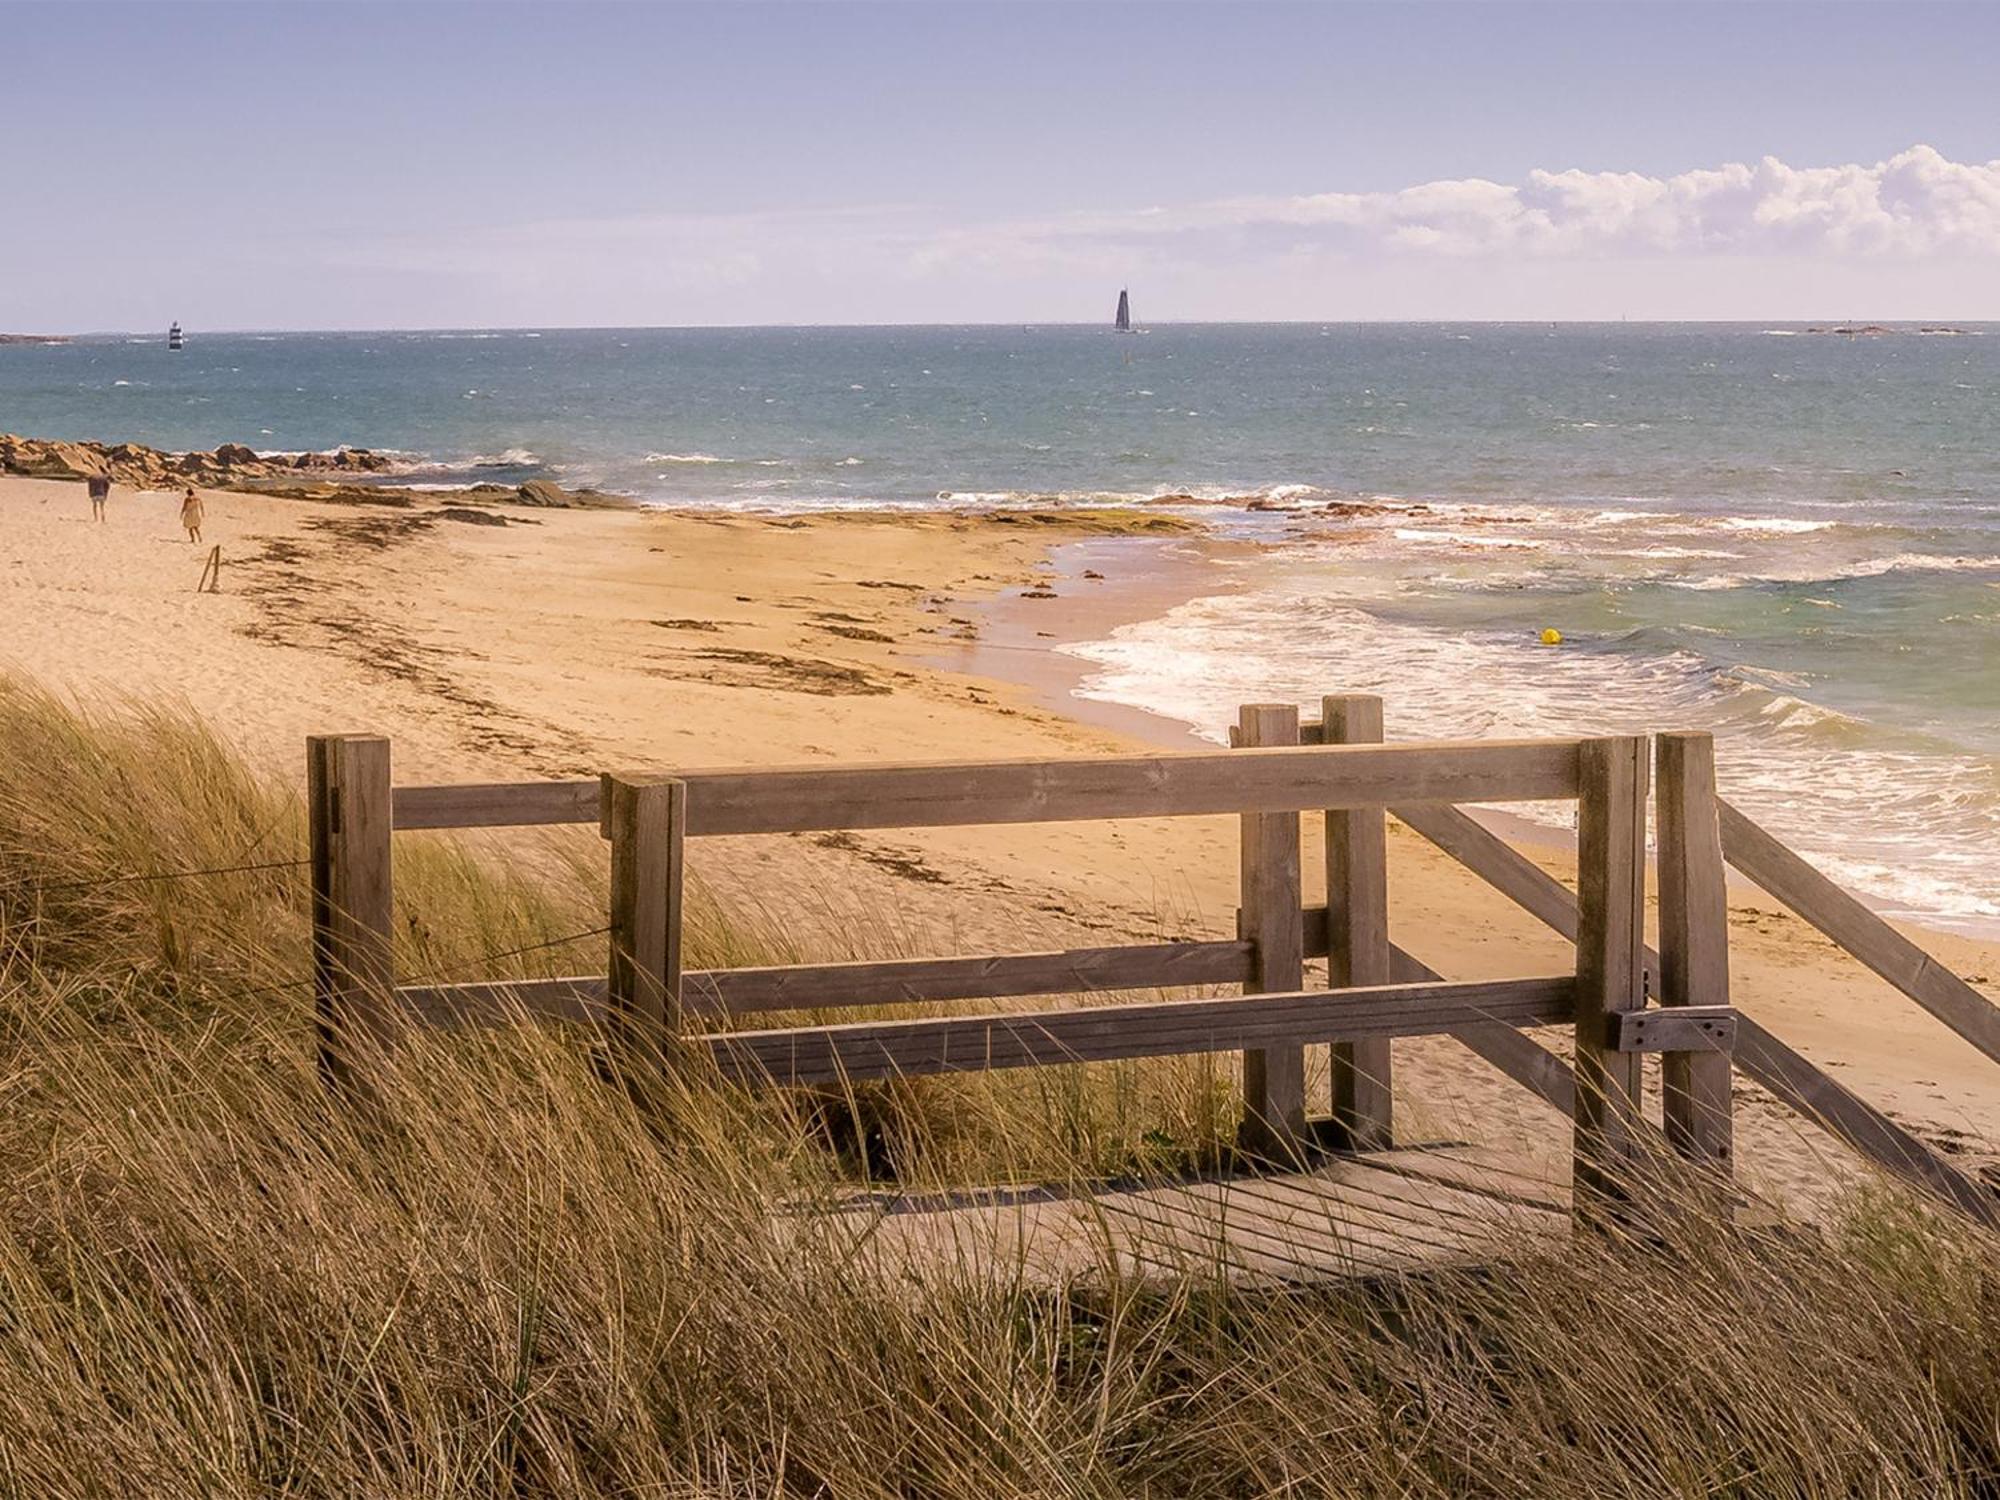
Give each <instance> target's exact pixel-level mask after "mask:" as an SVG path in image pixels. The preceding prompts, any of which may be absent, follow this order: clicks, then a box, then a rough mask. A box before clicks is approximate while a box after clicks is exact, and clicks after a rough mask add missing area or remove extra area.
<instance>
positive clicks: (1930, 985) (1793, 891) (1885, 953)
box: [1716, 798, 2000, 1062]
mask: <svg viewBox="0 0 2000 1500" xmlns="http://www.w3.org/2000/svg"><path fill="white" fill-rule="evenodd" d="M1716 810H1717V812H1718V813H1719V814H1720V815H1721V819H1722V855H1723V858H1725V859H1727V860H1728V861H1729V863H1731V864H1732V865H1734V866H1735V867H1736V868H1737V869H1739V870H1741V871H1742V872H1743V873H1744V874H1745V875H1747V876H1749V877H1750V878H1751V879H1752V880H1753V881H1755V882H1756V883H1757V884H1758V885H1759V886H1760V887H1762V888H1763V889H1764V890H1765V891H1767V892H1769V893H1770V894H1771V895H1772V896H1773V897H1775V898H1776V899H1777V900H1779V901H1782V902H1783V903H1784V904H1785V905H1786V906H1789V907H1790V908H1791V909H1792V910H1793V911H1795V912H1797V913H1798V914H1799V915H1800V916H1801V917H1803V918H1804V919H1805V920H1806V921H1807V922H1809V923H1811V924H1812V925H1813V926H1814V927H1816V928H1817V929H1819V931H1820V932H1822V933H1824V934H1825V935H1826V936H1827V937H1828V938H1830V939H1831V940H1832V941H1833V942H1834V943H1835V944H1836V945H1837V946H1838V947H1840V948H1841V949H1842V950H1843V951H1845V952H1847V953H1849V954H1851V955H1853V956H1854V957H1855V958H1858V959H1859V960H1861V962H1862V963H1864V964H1866V965H1867V966H1868V967H1869V968H1870V969H1873V970H1874V971H1875V972H1876V973H1877V974H1879V975H1880V976H1881V977H1882V978H1884V979H1886V980H1888V981H1889V983H1890V984H1892V985H1894V986H1895V987H1896V988H1897V989H1898V990H1901V991H1902V992H1903V993H1904V994H1905V995H1907V996H1909V997H1910V999H1912V1000H1914V1001H1916V1002H1917V1004H1919V1005H1921V1006H1922V1007H1923V1008H1924V1009H1925V1010H1927V1011H1929V1012H1930V1013H1931V1014H1932V1015H1934V1016H1936V1017H1937V1018H1938V1019H1939V1020H1940V1021H1942V1022H1944V1024H1945V1025H1947V1026H1949V1027H1950V1028H1951V1029H1952V1030H1953V1031H1955V1032H1957V1033H1958V1034H1959V1035H1960V1036H1962V1037H1964V1038H1965V1040H1967V1041H1968V1042H1970V1043H1972V1045H1973V1046H1975V1047H1977V1048H1978V1049H1979V1050H1980V1051H1981V1052H1984V1053H1985V1054H1986V1055H1987V1056H1988V1057H1990V1058H1992V1059H1994V1060H1995V1061H1996V1062H2000V1007H1996V1006H1995V1005H1994V1004H1993V1002H1992V1001H1991V1000H1988V999H1987V998H1986V997H1985V996H1984V995H1982V994H1980V993H1979V991H1977V990H1975V989H1974V988H1973V987H1972V986H1971V985H1969V984H1967V983H1966V982H1965V981H1964V980H1963V979H1960V978H1959V977H1958V976H1957V975H1956V974H1954V973H1952V972H1951V970H1949V969H1947V968H1945V967H1944V966H1943V965H1942V964H1940V963H1938V961H1937V960H1936V959H1934V958H1932V957H1931V956H1930V955H1929V954H1928V953H1926V952H1924V950H1923V949H1921V948H1919V947H1918V946H1917V945H1916V944H1915V943H1913V942H1911V941H1910V940H1909V939H1908V938H1906V937H1904V936H1903V935H1902V934H1901V933H1900V932H1898V931H1896V929H1895V928H1893V927H1891V926H1890V925H1889V924H1888V923H1887V922H1885V921H1883V920H1882V919H1881V918H1880V917H1878V916H1877V915H1875V913H1874V912H1872V911H1870V910H1869V909H1868V908H1867V907H1865V906H1863V905H1862V904H1861V903H1860V902H1859V901H1857V900H1855V899H1854V897H1852V896H1850V895H1849V894H1848V893H1847V892H1846V891H1844V890H1842V889H1841V888H1840V887H1839V886H1837V885H1835V884H1834V883H1833V882H1832V881H1831V880H1828V879H1827V878H1826V877H1825V876H1824V875H1822V874H1820V872H1819V871H1817V870H1815V869H1814V868H1813V867H1812V866H1811V865H1809V864H1807V863H1806V862H1805V861H1804V860H1803V859H1800V858H1799V856H1798V855H1796V854H1794V853H1793V852H1792V851H1791V850H1790V849H1787V848H1786V847H1785V846H1784V845H1783V844H1781V843H1779V842H1778V841H1777V840H1776V839H1775V838H1773V837H1772V836H1771V835H1770V834H1768V833H1766V832H1765V831H1764V830H1763V829H1762V828H1760V827H1758V826H1757V825H1756V824H1755V823H1753V822H1751V821H1750V820H1749V819H1748V818H1746V817H1745V816H1744V815H1743V814H1742V813H1740V812H1738V811H1737V810H1736V809H1735V808H1734V807H1731V806H1730V805H1729V804H1728V803H1727V802H1724V801H1722V800H1721V799H1720V798H1718V799H1716Z"/></svg>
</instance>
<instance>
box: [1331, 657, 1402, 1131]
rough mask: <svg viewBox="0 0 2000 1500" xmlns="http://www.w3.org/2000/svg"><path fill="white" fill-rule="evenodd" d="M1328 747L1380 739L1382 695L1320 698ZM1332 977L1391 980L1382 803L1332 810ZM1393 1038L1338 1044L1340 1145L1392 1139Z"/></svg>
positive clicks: (1337, 981) (1344, 983)
mask: <svg viewBox="0 0 2000 1500" xmlns="http://www.w3.org/2000/svg"><path fill="white" fill-rule="evenodd" d="M1320 735H1321V739H1322V740H1323V742H1324V743H1326V744H1329V745H1365V744H1380V743H1381V742H1382V700H1381V699H1380V698H1376V697H1372V696H1370V695H1368V694H1365V693H1351V694H1346V695H1341V696H1329V697H1327V698H1325V699H1323V700H1322V701H1321V706H1320ZM1326 908H1327V982H1328V983H1329V984H1330V985H1331V986H1332V987H1333V988H1334V989H1345V988H1347V987H1348V986H1350V985H1371V984H1387V983H1389V982H1390V957H1389V839H1388V820H1387V818H1386V817H1385V816H1384V814H1383V811H1382V809H1381V808H1379V807H1357V808H1342V809H1336V810H1333V811H1329V812H1328V813H1327V814H1326ZM1392 1045H1393V1044H1392V1043H1391V1042H1390V1041H1389V1039H1388V1038H1387V1037H1371V1038H1368V1039H1366V1040H1360V1041H1352V1042H1335V1043H1334V1044H1333V1069H1332V1082H1333V1120H1334V1126H1335V1129H1336V1130H1337V1131H1338V1132H1339V1134H1340V1138H1341V1144H1342V1145H1344V1146H1345V1147H1346V1148H1347V1149H1349V1150H1353V1151H1386V1150H1388V1149H1389V1147H1390V1146H1391V1145H1393V1144H1394V1135H1395V1106H1394V1099H1395V1095H1394V1073H1393V1071H1392V1070H1393V1068H1394V1061H1393V1057H1392V1054H1391V1048H1392Z"/></svg>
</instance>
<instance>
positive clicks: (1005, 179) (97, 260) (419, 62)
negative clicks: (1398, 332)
mask: <svg viewBox="0 0 2000 1500" xmlns="http://www.w3.org/2000/svg"><path fill="white" fill-rule="evenodd" d="M1996 56H2000V5H1992V4H1985V3H1979V0H1966V3H1959V4H1926V3H1919V0H1905V3H1897V4H1889V5H1875V4H1867V3H1843V4H1808V3H1793V4H1773V5H1765V4H1756V3H1722V0H1707V3H1693V0H1683V3H1676V4H1646V3H1620V0H1593V3H1575V4H1517V3H1511V0H1480V3H1472V4H1448V3H1417V0H1381V3H1373V4H1341V3H1317V4H1307V5H1293V4H1278V3H1272V4H1256V3H1244V0H1211V3H1183V4H1171V5H1167V4H1150V3H1143V0H1122V3H1112V4H1093V3H1087V0H1081V3H1066V4H1043V3H1025V0H1008V3H994V4H987V3H952V0H904V3H900V4H879V5H878V4H859V3H852V4H850V3H842V0H815V3H809V4H793V5H779V4H754V3H747V0H731V3H719V4H665V3H661V4H645V3H638V0H628V3H612V4H594V3H585V0H571V3H530V0H518V3H481V0H459V3H439V4H423V3H409V0H400V3H394V4H391V3H377V0H337V3H336V0H257V3H241V4H223V3H205V4H185V3H179V0H150V3H143V4H130V5H122V4H94V3H89V0H61V3H53V0H0V77H4V85H0V159H4V160H5V161H6V162H7V164H8V168H9V170H8V173H7V185H6V189H5V192H6V197H5V199H4V205H5V206H4V207H0V331H17V332H80V331H89V330H110V329H119V330H122V329H142V328H143V329H150V328H152V327H154V326H156V325H160V324H163V323H165V322H166V321H168V320H170V319H178V320H179V321H181V322H182V323H184V324H186V325H188V326H189V327H190V328H202V329H239V328H388V327H396V328H418V327H569V326H621V327H631V326H658V325H687V324H754V323H978V322H1001V323H1013V322H1034V323H1045V322H1091V321H1101V320H1105V319H1108V317H1109V315H1110V311H1111V307H1112V304H1113V303H1114V302H1115V301H1116V297H1117V292H1118V289H1119V288H1120V287H1121V286H1129V287H1130V288H1131V290H1132V298H1133V305H1134V309H1135V312H1136V314H1137V316H1138V319H1139V321H1140V322H1142V323H1143V322H1147V321H1159V322H1167V321H1177V322H1178V321H1195V320H1231V319H1243V320H1265V319H1293V318H1295V319H1310V320H1333V319H1370V318H1394V319H1433V318H1435V319H1459V318H1477V319H1485V318H1493V319H1509V318H1530V319H1585V318H1620V317H1630V318H1634V319H1642V318H1761V319H1771V320H1778V319H1806V320H1810V319H1845V318H1875V319H1891V318H1913V319H1957V320H1973V319H2000V108H1996V107H1995V106H1994V105H1993V102H1992V101H1993V98H1994V87H1993V80H1992V76H1991V65H1992V59H1993V58H1995V57H1996Z"/></svg>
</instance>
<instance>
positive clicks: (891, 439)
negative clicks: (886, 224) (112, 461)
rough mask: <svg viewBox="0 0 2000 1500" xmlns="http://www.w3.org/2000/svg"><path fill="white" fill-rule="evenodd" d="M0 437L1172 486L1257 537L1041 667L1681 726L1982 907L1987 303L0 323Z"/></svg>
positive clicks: (1008, 488)
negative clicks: (1808, 312)
mask: <svg viewBox="0 0 2000 1500" xmlns="http://www.w3.org/2000/svg"><path fill="white" fill-rule="evenodd" d="M0 431H13V432H20V433H26V434H31V435H34V436H39V437H62V438H95V439H101V440H106V441H122V440H128V439H129V440H134V441H139V442H144V443H149V444H153V445H156V446H160V447H166V448H190V447H213V446H215V445H216V444H219V443H223V442H243V443H248V444H250V445H251V446H253V447H256V448H258V449H261V450H265V451H283V452H295V451H303V450H308V449H327V448H332V447H336V446H339V445H342V444H348V445H357V446H365V447H371V448H376V449H382V450H390V451H392V452H394V453H395V454H396V455H397V456H398V458H399V461H400V468H401V472H400V473H399V474H398V476H397V477H398V479H399V480H400V481H401V482H405V483H416V484H429V485H437V486H440V487H450V486H456V485H462V484H467V483H472V482H476V481H481V480H488V481H500V482H506V483H518V482H520V481H523V480H526V479H530V478H551V479H554V480H556V481H558V482H560V483H562V484H565V485H570V486H596V487H600V488H604V489H609V490H614V491H619V492H623V493H627V494H631V495H635V496H637V497H639V498H641V499H642V500H646V501H650V502H656V503H659V504H666V505H695V506H713V507H717V508H721V509H729V510H758V511H762V510H780V511H782V510H797V509H812V508H820V507H827V506H841V507H860V508H878V509H935V508H940V507H990V506H1005V505H1022V506H1029V505H1033V506H1045V505H1085V504H1091V505H1095V504H1133V505H1148V504H1165V505H1171V506H1173V507H1175V511H1176V513H1181V514H1187V515H1192V516H1197V517H1201V518H1203V519H1205V520H1207V521H1208V522H1210V523H1211V524H1212V525H1213V526H1214V527H1215V528H1217V530H1218V531H1219V532H1221V533H1222V534H1224V535H1228V536H1232V537H1241V538H1245V539H1250V540H1254V541H1262V542H1266V543H1269V544H1271V545H1270V550H1269V551H1268V552H1266V553H1264V554H1262V555H1260V556H1258V557H1257V558H1256V559H1255V560H1254V561H1252V560H1249V559H1245V558H1243V557H1241V556H1237V557H1234V558H1232V559H1226V560H1218V561H1216V562H1215V563H1214V564H1213V567H1214V583H1213V585H1212V587H1207V588H1204V587H1201V586H1200V585H1199V584H1198V585H1197V587H1196V588H1195V590H1194V597H1192V598H1189V599H1187V600H1186V601H1185V602H1182V603H1179V604H1178V605H1176V606H1174V607H1172V608H1167V609H1165V610H1164V612H1161V613H1158V614H1157V616H1156V617H1151V618H1145V619H1140V620H1136V621H1132V622H1130V623H1127V624H1124V625H1122V626H1119V627H1118V628H1116V629H1114V630H1110V631H1109V632H1108V633H1107V634H1105V635H1104V636H1103V637H1102V638H1100V639H1088V640H1082V641H1077V642H1074V643H1069V644H1067V645H1065V647H1064V648H1063V649H1065V650H1066V651H1068V652H1070V653H1072V654H1073V655H1074V656H1075V657H1076V658H1077V661H1078V663H1079V666H1080V669H1081V671H1082V673H1083V678H1082V683H1081V686H1080V687H1079V689H1078V691H1079V692H1080V693H1081V694H1083V695H1086V696H1089V697H1092V698H1097V699H1102V700H1105V701H1107V702H1115V703H1121V704H1128V705H1132V706H1135V707H1139V708H1144V709H1147V710H1151V711H1153V712H1155V713H1158V714H1162V715H1165V716H1168V717H1171V718H1175V719H1178V720H1181V721H1184V722H1186V723H1188V724H1189V725H1191V726H1193V727H1194V729H1195V730H1196V731H1197V732H1200V733H1203V734H1206V735H1208V736H1210V737H1218V736H1219V735H1220V734H1221V732H1222V729H1223V726H1224V725H1226V723H1227V722H1228V721H1229V719H1230V718H1231V717H1233V714H1234V711H1235V706H1236V705H1237V704H1238V703H1241V702H1245V701H1252V700H1256V701H1269V700H1275V699H1285V698H1294V699H1298V700H1301V701H1306V702H1312V701H1316V699H1317V697H1318V696H1319V695H1320V694H1322V693H1325V692H1329V691H1374V692H1380V693H1382V694H1383V695H1384V697H1385V698H1386V700H1387V716H1388V721H1389V730H1390V733H1391V735H1392V737H1425V736H1462V735H1534V734H1571V733H1603V732H1620V731H1635V730H1643V729H1652V728H1659V727H1663V726H1674V727H1680V728H1695V729H1709V730H1712V731H1714V733H1715V734H1716V736H1717V738H1718V756H1719V762H1720V778H1721V782H1722V787H1723V790H1724V793H1725V794H1726V795H1728V796H1730V797H1731V798H1733V799H1735V800H1737V801H1738V802H1740V803H1741V804H1742V805H1743V806H1744V807H1745V809H1746V810H1747V811H1749V812H1750V813H1751V814H1752V815H1753V816H1754V817H1757V818H1758V819H1760V820H1761V821H1764V822H1765V823H1766V824H1767V825H1768V826H1770V827H1771V828H1772V829H1773V830H1774V831H1775V832H1778V833H1779V834H1781V835H1782V836H1783V837H1785V838H1787V839H1788V840H1790V841H1792V842H1793V843H1794V844H1795V845H1796V846H1798V847H1799V848H1800V849H1802V850H1803V851H1804V852H1806V853H1807V854H1808V855H1810V856H1811V857H1812V858H1813V859H1814V860H1815V861H1816V862H1817V863H1819V864H1820V865H1821V866H1822V867H1823V868H1825V869H1827V870H1828V872H1829V873H1831V874H1833V875H1834V876H1836V877H1837V878H1839V879H1841V880H1842V881H1844V882H1846V883H1848V884H1849V885H1851V886H1853V887H1854V888H1856V889H1858V890H1860V891H1861V892H1863V893H1864V894H1866V895H1867V896H1868V897H1869V898H1870V899H1871V900H1872V901H1873V902H1874V903H1875V904H1877V905H1878V906H1880V907H1882V908H1884V909H1886V910H1888V911H1890V912H1892V913H1895V914H1900V915H1909V916H1913V917H1918V918H1920V919H1922V920H1924V921H1927V922H1931V923H1934V924H1940V925H1945V926H1958V927H1964V928H1967V929H1971V930H1980V931H1987V932H1991V931H1994V930H2000V326H1986V325H1979V324H1972V325H1952V326H1951V327H1950V328H1948V329H1941V328H1934V329H1932V330H1931V331H1924V330H1923V329H1920V328H1919V327H1917V326H1914V325H1896V326H1894V327H1893V329H1892V330H1891V331H1889V332H1886V333H1868V334H1845V333H1838V332H1823V331H1814V330H1813V329H1811V328H1809V327H1807V326H1805V325H1782V324H1772V325H1757V324H1638V323H1632V324H1626V323H1619V324H1563V325H1558V326H1552V325H1547V324H1360V325H1354V324H1325V325H1321V324H1285V325H1240V324H1229V325H1197V324H1165V325H1160V326H1155V327H1150V328H1146V329H1144V330H1143V331H1141V332H1139V333H1135V334H1132V335H1118V334H1115V333H1113V332H1112V331H1111V329H1110V328H1108V327H1105V328H1083V327H1075V326H1053V327H1012V326H1009V327H964V328H941V327H940V328H800V329H712V330H692V329H689V330H590V331H556V330H540V331H533V330H524V331H508V330H480V331H458V332H379V333H256V334H221V333H217V334H208V333H203V332H202V331H200V330H198V329H197V330H191V331H190V334H189V339H188V345H187V348H186V349H185V350H184V351H182V352H180V353H170V352H169V351H168V349H167V347H166V341H165V338H164V335H163V334H159V333H149V334H145V335H111V336H101V337H91V338H83V339H79V340H76V341H75V342H72V343H68V344H62V345H4V346H0ZM0 524H4V518H0ZM1545 631H1556V632H1558V633H1559V634H1560V636H1561V644H1559V645H1545V644H1543V643H1542V640H1543V633H1544V632H1545Z"/></svg>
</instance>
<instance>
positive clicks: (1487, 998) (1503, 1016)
mask: <svg viewBox="0 0 2000 1500" xmlns="http://www.w3.org/2000/svg"><path fill="white" fill-rule="evenodd" d="M1575 991H1576V981H1575V978H1574V977H1573V976H1571V975H1568V974H1565V975H1562V976H1560V977H1558V978H1552V979H1507V980H1493V981H1490V982H1483V983H1470V984H1405V985H1378V986H1370V987H1368V988H1358V989H1347V990H1305V991H1296V992H1294V993H1291V994H1278V995H1255V996H1241V997H1235V998H1229V999H1220V1000H1170V1001H1163V1002H1160V1003H1157V1004H1148V1005H1107V1006H1098V1007H1093V1008H1090V1009H1084V1010H1055V1011H1039V1012H1034V1013H1031V1014H1027V1015H991V1016H965V1017H957V1016H954V1017H949V1018H941V1019H931V1020H921V1021H887V1022H868V1023H863V1024H860V1025H853V1026H819V1027H803V1028H798V1029H793V1030H785V1031H750V1032H734V1033H730V1034H728V1035H724V1036H708V1037H700V1038H694V1039H692V1044H693V1045H698V1046H704V1047H706V1048H707V1049H708V1050H709V1052H710V1054H711V1055H712V1056H713V1057H714V1059H715V1062H716V1064H717V1066H718V1067H719V1068H720V1069H721V1071H722V1072H723V1073H724V1074H725V1075H727V1076H732V1077H735V1078H738V1079H741V1080H743V1081H745V1082H771V1083H779V1084H818V1083H836V1082H841V1081H859V1080H864V1079H875V1078H897V1077H914V1076H919V1075H923V1074H932V1073H957V1072H971V1071H987V1070H990V1069H996V1068H1027V1067H1044V1066H1051V1065H1055V1064H1060V1063H1075V1062H1098V1061H1106V1060H1110V1059H1115V1058H1133V1057H1166V1056H1174V1055H1178V1054H1185V1053H1196V1052H1236V1051H1241V1050H1244V1049H1246V1048H1254V1047H1266V1046H1272V1045H1276V1044H1280V1043H1309V1042H1331V1041H1337V1040H1342V1039H1346V1038H1350V1037H1393V1036H1421V1035H1426V1034H1429V1033H1432V1032H1439V1031H1451V1030H1454V1029H1457V1028H1460V1027H1464V1026H1470V1025H1476V1024H1479V1023H1481V1022H1492V1021H1497V1022H1505V1023H1507V1024H1509V1025H1514V1026H1543V1025H1551V1024H1554V1023H1557V1022H1561V1021H1565V1020H1568V1019H1570V1017H1571V1015H1572V1012H1573V1005H1574V996H1575Z"/></svg>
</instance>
